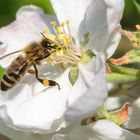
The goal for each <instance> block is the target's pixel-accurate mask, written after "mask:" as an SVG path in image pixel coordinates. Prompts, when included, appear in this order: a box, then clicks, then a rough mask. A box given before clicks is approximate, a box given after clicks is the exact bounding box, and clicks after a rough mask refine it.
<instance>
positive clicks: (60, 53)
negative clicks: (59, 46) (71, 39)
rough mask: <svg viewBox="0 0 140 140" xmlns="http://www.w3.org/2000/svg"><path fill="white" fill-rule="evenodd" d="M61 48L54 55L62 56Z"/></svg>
mask: <svg viewBox="0 0 140 140" xmlns="http://www.w3.org/2000/svg"><path fill="white" fill-rule="evenodd" d="M63 54H64V53H63V50H59V51H56V55H57V56H63Z"/></svg>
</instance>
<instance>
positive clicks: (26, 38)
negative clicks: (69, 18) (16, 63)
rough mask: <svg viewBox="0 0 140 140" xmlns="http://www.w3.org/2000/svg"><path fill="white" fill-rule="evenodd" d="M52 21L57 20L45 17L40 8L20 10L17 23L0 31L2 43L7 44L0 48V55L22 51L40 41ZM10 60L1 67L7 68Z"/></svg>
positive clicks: (27, 7)
mask: <svg viewBox="0 0 140 140" xmlns="http://www.w3.org/2000/svg"><path fill="white" fill-rule="evenodd" d="M51 20H55V17H51V16H48V15H45V13H43V11H42V10H41V9H40V8H38V7H35V6H25V7H22V8H21V9H19V11H18V12H17V19H16V21H14V22H12V23H11V24H9V25H8V26H5V27H2V28H1V29H0V41H1V42H3V43H4V44H5V47H2V48H1V47H0V55H4V54H8V53H11V52H13V51H17V50H20V49H22V48H24V47H26V45H28V44H29V43H31V42H32V41H39V40H40V39H41V38H42V35H41V34H40V32H41V31H43V30H44V29H45V28H49V25H50V21H51ZM50 32H52V31H51V29H50ZM10 60H11V61H12V60H13V58H11V59H9V57H8V58H6V59H3V60H2V61H1V62H0V65H2V66H3V67H6V66H7V65H8V64H9V63H10V62H11V61H10Z"/></svg>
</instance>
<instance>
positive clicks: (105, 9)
mask: <svg viewBox="0 0 140 140" xmlns="http://www.w3.org/2000/svg"><path fill="white" fill-rule="evenodd" d="M51 2H52V4H53V7H54V10H55V11H56V15H57V18H56V17H52V16H48V15H46V14H44V12H43V11H42V10H41V9H40V8H37V7H35V6H31V5H30V6H25V7H22V8H21V9H20V10H19V11H18V12H17V15H16V21H14V22H13V23H11V24H10V25H8V26H6V27H3V28H1V29H0V41H1V42H3V45H2V46H1V48H0V54H1V55H4V54H7V53H10V52H13V51H16V50H19V49H22V48H23V47H25V46H26V45H28V44H29V43H30V42H31V41H39V40H40V38H41V35H40V32H41V31H43V30H44V29H45V28H47V29H48V33H47V35H48V37H49V36H50V35H52V34H54V32H55V31H56V29H57V28H55V25H52V26H50V22H51V21H55V22H54V23H55V24H56V25H58V27H64V30H63V31H62V32H61V33H63V34H64V36H63V38H62V41H63V43H64V39H65V38H66V37H67V34H68V39H67V40H66V41H70V43H71V46H69V45H68V46H67V45H66V44H65V46H67V47H70V49H68V50H67V51H68V53H69V52H70V51H71V50H72V52H71V58H70V59H69V58H68V57H67V58H68V59H65V60H67V62H68V63H71V61H70V60H71V59H72V62H73V61H74V65H75V66H76V67H77V68H78V75H77V77H76V79H75V81H74V83H73V84H72V83H71V81H70V79H69V78H70V77H69V74H70V71H71V70H72V66H69V67H67V68H65V70H63V69H62V68H61V67H60V66H59V65H55V66H51V65H49V64H45V65H43V66H42V68H39V71H40V74H42V76H47V78H49V79H53V80H55V81H57V82H58V83H59V84H60V87H61V89H60V90H58V88H57V87H51V88H47V89H46V87H44V86H43V85H41V84H40V83H39V82H38V81H37V80H36V79H35V78H34V77H33V76H31V75H26V76H25V78H24V80H23V81H22V82H21V83H19V84H18V85H17V86H16V87H15V88H14V89H12V90H9V91H8V92H6V93H5V92H2V91H1V92H0V120H1V121H0V122H1V126H3V127H2V128H0V133H2V134H4V135H7V136H9V137H10V138H12V139H15V140H16V139H19V138H20V139H42V140H43V139H45V138H46V137H47V136H48V137H50V138H51V137H52V135H53V132H56V131H59V130H60V129H61V128H64V127H66V126H67V122H75V121H77V122H80V121H81V120H82V119H84V118H86V117H88V116H91V115H94V114H95V113H96V112H97V110H98V108H99V106H100V105H101V104H102V103H103V102H104V101H105V99H106V97H107V84H106V81H105V58H108V57H110V56H111V55H112V54H113V53H114V51H115V49H116V47H117V45H118V43H119V40H120V33H118V32H117V30H116V29H117V27H118V26H119V22H120V20H121V17H122V13H123V7H124V3H123V0H115V1H111V0H88V1H86V0H78V1H74V0H71V1H70V3H69V4H67V2H66V1H64V0H60V1H59V2H58V1H56V0H52V1H51ZM77 6H78V7H77ZM63 10H64V11H63ZM65 20H67V21H66V23H65V25H63V24H62V23H63V22H64V21H65ZM58 21H59V22H58ZM68 21H70V23H68ZM59 24H60V25H59ZM61 25H62V26H61ZM55 33H58V32H55ZM45 35H46V34H45ZM47 35H46V36H47ZM55 37H56V38H57V39H58V37H59V36H57V35H56V36H55ZM54 41H55V40H54ZM83 44H84V45H83ZM81 48H84V49H83V50H84V51H81V50H82V49H81ZM73 49H74V51H73ZM88 49H90V50H91V51H93V52H94V53H95V54H96V56H95V57H90V56H87V57H86V59H87V58H88V60H86V64H85V63H83V62H85V58H84V60H83V61H82V58H83V54H86V52H87V50H88ZM77 50H78V51H77ZM62 51H63V49H62ZM77 53H78V54H79V55H80V57H81V59H80V60H79V59H78V61H76V60H77V56H76V54H77ZM64 55H65V54H64ZM55 56H56V55H53V58H54V60H55V64H57V63H58V64H59V61H57V59H56V57H55ZM89 58H90V59H89ZM60 59H61V62H63V61H62V60H64V58H63V55H62V56H61V57H60ZM12 60H13V58H11V59H9V58H6V59H4V60H2V61H1V62H0V65H1V66H3V67H7V66H8V64H9V63H10V62H11V61H12ZM64 62H65V61H64ZM48 63H50V64H52V65H53V64H54V61H52V60H51V61H48ZM6 130H7V132H6ZM10 131H11V132H12V133H13V134H12V133H10ZM35 133H39V134H38V135H39V137H38V138H37V137H35V135H36V134H35ZM48 133H52V134H48ZM24 134H26V136H25V137H24ZM40 134H44V135H40ZM45 134H48V135H47V136H46V135H45ZM48 139H49V138H48ZM54 139H55V138H54Z"/></svg>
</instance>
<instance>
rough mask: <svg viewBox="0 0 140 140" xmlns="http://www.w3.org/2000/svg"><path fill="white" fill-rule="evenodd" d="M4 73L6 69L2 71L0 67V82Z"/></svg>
mask: <svg viewBox="0 0 140 140" xmlns="http://www.w3.org/2000/svg"><path fill="white" fill-rule="evenodd" d="M5 72H6V69H4V68H2V67H1V66H0V80H1V79H2V77H3V75H4V73H5Z"/></svg>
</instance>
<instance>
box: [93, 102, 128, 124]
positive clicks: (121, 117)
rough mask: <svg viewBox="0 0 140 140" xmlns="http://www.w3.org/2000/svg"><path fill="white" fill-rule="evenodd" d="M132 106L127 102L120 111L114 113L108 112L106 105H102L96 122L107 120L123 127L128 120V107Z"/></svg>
mask: <svg viewBox="0 0 140 140" xmlns="http://www.w3.org/2000/svg"><path fill="white" fill-rule="evenodd" d="M130 106H131V105H130V104H129V103H128V102H126V103H125V104H124V105H123V106H122V107H121V108H120V109H117V110H114V111H107V108H106V106H105V105H102V106H101V107H100V108H99V110H98V112H97V114H96V115H95V120H96V121H97V120H101V119H106V120H109V121H112V122H114V123H116V124H117V125H119V126H120V125H122V124H123V123H124V122H125V121H126V120H127V118H128V107H130Z"/></svg>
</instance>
